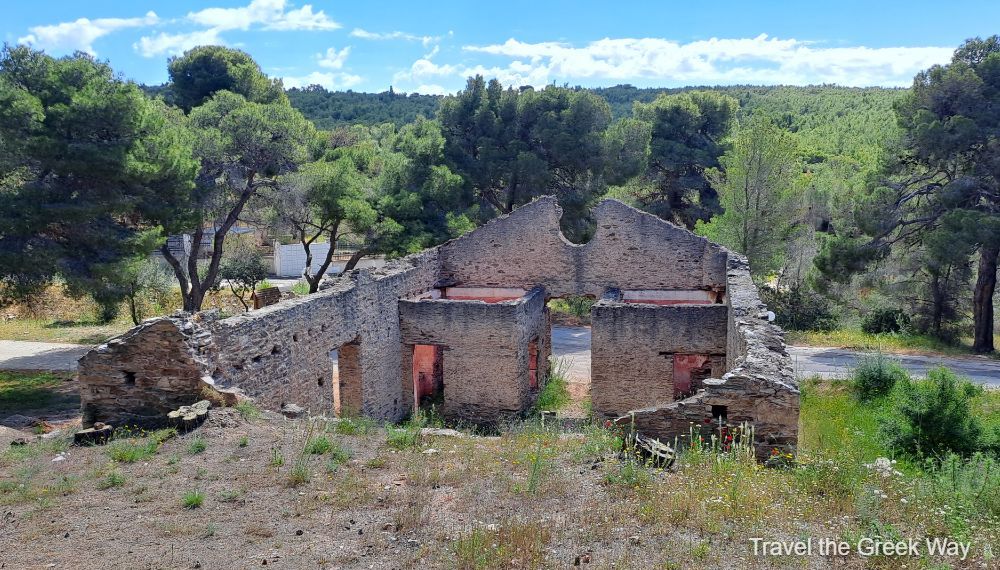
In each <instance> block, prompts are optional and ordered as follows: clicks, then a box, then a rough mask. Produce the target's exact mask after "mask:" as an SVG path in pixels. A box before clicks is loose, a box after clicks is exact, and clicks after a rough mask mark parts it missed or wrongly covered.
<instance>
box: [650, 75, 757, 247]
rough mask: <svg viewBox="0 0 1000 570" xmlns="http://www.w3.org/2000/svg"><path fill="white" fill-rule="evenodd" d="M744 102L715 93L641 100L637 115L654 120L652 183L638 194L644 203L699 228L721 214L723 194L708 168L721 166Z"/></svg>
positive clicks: (663, 215) (698, 92)
mask: <svg viewBox="0 0 1000 570" xmlns="http://www.w3.org/2000/svg"><path fill="white" fill-rule="evenodd" d="M737 109H738V104H737V102H736V100H735V99H733V98H732V97H728V96H726V95H721V94H719V93H716V92H712V91H691V92H685V93H680V94H677V95H666V94H664V95H660V96H659V97H657V98H656V99H655V100H654V101H653V102H651V103H648V104H644V103H636V104H635V107H634V109H633V116H634V118H636V119H638V120H640V121H643V122H646V123H649V124H650V125H651V127H650V142H649V155H648V161H649V168H648V169H647V171H646V172H647V173H646V176H647V178H648V180H649V182H650V185H649V186H648V187H647V188H648V189H649V190H650V191H649V193H647V194H642V195H637V196H634V199H635V200H636V201H637V202H638V203H639V204H640V205H642V207H643V208H644V209H646V210H648V211H650V212H653V213H654V214H656V215H658V216H660V217H661V218H663V219H665V220H671V221H675V222H677V223H680V224H682V225H685V226H687V227H689V228H693V227H694V225H695V222H696V221H697V220H707V219H709V218H710V217H711V216H712V215H713V214H715V213H718V209H719V206H718V197H717V195H716V192H715V190H714V189H713V188H712V186H711V185H710V184H709V180H708V178H707V177H706V174H705V171H706V169H709V168H715V167H718V166H719V157H720V156H721V155H722V153H723V151H724V150H725V149H724V147H723V143H722V141H723V139H724V138H725V137H726V136H727V134H728V133H729V130H730V126H731V124H732V122H733V119H735V117H736V111H737Z"/></svg>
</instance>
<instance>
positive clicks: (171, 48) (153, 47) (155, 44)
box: [132, 28, 225, 57]
mask: <svg viewBox="0 0 1000 570" xmlns="http://www.w3.org/2000/svg"><path fill="white" fill-rule="evenodd" d="M220 44H225V42H224V41H222V38H220V37H219V31H218V30H216V29H214V28H212V29H208V30H198V31H195V32H190V33H181V34H168V33H166V32H160V33H158V34H156V35H153V36H143V37H141V38H139V41H138V42H136V43H134V44H132V47H133V48H134V49H135V51H137V52H139V53H140V54H142V55H143V56H145V57H154V56H157V55H162V54H167V55H180V54H182V53H184V52H185V51H187V50H189V49H191V48H193V47H195V46H203V45H220Z"/></svg>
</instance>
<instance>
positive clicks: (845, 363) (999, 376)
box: [788, 346, 1000, 388]
mask: <svg viewBox="0 0 1000 570" xmlns="http://www.w3.org/2000/svg"><path fill="white" fill-rule="evenodd" d="M788 353H789V354H790V355H791V357H792V362H793V363H794V365H795V373H796V375H798V376H799V377H803V376H812V375H813V374H819V375H820V376H822V377H824V378H844V377H846V376H847V375H848V374H849V373H850V370H851V368H852V367H854V366H855V365H856V364H857V362H858V357H859V356H861V353H859V352H855V351H852V350H845V349H842V348H831V347H821V346H790V347H788ZM892 358H893V359H896V360H898V361H899V362H900V363H901V364H902V365H903V367H904V368H906V369H907V370H908V371H909V372H910V374H913V375H914V376H926V374H927V371H928V370H929V369H931V368H934V367H935V366H942V365H943V366H947V367H948V368H950V369H952V370H953V371H955V372H957V373H958V374H961V375H963V376H967V377H968V378H969V379H970V380H972V381H973V382H976V383H979V384H983V385H985V386H990V387H992V388H1000V361H997V360H990V359H988V358H980V357H975V356H960V357H955V356H918V355H909V354H893V355H892Z"/></svg>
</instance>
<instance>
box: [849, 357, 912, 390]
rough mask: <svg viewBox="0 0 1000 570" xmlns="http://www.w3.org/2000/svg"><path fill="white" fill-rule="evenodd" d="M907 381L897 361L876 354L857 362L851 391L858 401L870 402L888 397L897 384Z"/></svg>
mask: <svg viewBox="0 0 1000 570" xmlns="http://www.w3.org/2000/svg"><path fill="white" fill-rule="evenodd" d="M909 379H910V377H909V375H908V374H907V373H906V370H905V369H903V367H902V365H900V363H899V362H898V361H896V360H893V359H891V358H889V357H887V356H886V355H884V354H882V353H881V352H876V353H874V354H866V355H864V356H862V357H861V359H860V360H858V365H857V366H856V367H855V368H854V371H853V374H852V379H851V389H852V390H854V394H855V395H856V396H857V397H858V399H859V400H861V401H862V402H870V401H872V400H874V399H876V398H882V397H885V396H888V395H889V394H890V393H891V392H892V389H893V388H894V387H895V386H896V384H897V383H905V382H907V381H909Z"/></svg>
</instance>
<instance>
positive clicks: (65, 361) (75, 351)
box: [0, 340, 91, 371]
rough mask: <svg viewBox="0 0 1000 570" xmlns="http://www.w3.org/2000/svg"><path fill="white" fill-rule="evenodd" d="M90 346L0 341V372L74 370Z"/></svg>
mask: <svg viewBox="0 0 1000 570" xmlns="http://www.w3.org/2000/svg"><path fill="white" fill-rule="evenodd" d="M90 348H91V347H90V346H86V345H80V344H64V343H55V342H26V341H20V340H0V370H60V371H62V370H76V361H77V360H78V359H79V358H80V357H81V356H83V355H84V354H86V353H87V351H88V350H90Z"/></svg>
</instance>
